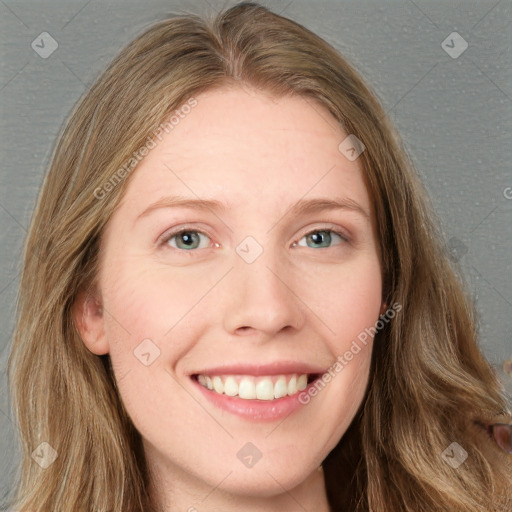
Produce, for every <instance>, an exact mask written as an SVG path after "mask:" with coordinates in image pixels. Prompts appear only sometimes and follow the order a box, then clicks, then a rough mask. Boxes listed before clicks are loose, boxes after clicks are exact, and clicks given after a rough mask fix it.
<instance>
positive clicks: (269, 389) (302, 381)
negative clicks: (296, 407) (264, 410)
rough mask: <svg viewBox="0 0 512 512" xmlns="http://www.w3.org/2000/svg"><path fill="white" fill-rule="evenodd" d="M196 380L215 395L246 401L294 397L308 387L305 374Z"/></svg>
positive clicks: (227, 376) (200, 378)
mask: <svg viewBox="0 0 512 512" xmlns="http://www.w3.org/2000/svg"><path fill="white" fill-rule="evenodd" d="M197 380H198V381H199V383H200V384H201V385H202V386H204V387H205V388H208V389H210V390H211V391H215V392H216V393H220V394H224V395H228V396H237V395H238V397H239V398H244V399H246V400H251V399H255V398H257V399H259V400H274V398H282V397H284V396H287V395H294V394H295V393H297V392H298V391H302V390H303V389H305V388H306V386H307V385H308V376H307V374H302V375H297V374H293V375H279V376H276V375H274V376H268V377H253V376H252V375H222V376H219V375H215V376H214V377H210V376H209V375H198V377H197Z"/></svg>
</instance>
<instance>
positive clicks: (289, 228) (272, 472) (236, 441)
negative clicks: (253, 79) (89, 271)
mask: <svg viewBox="0 0 512 512" xmlns="http://www.w3.org/2000/svg"><path fill="white" fill-rule="evenodd" d="M196 100H197V106H195V107H194V108H192V109H191V111H190V113H188V114H187V115H184V116H183V118H181V119H180V122H179V124H178V125H176V126H175V127H174V129H173V130H172V131H170V132H169V133H167V134H166V133H165V132H162V133H163V137H161V138H162V140H159V139H158V138H156V137H155V138H154V141H155V143H156V146H155V147H154V148H153V149H151V150H150V151H149V153H148V154H147V155H146V156H145V158H144V159H143V160H142V161H141V163H140V164H139V166H138V167H137V169H136V170H135V171H133V172H134V175H133V176H132V177H131V181H130V183H129V185H128V187H127V190H126V194H125V195H124V197H123V200H122V201H121V204H120V206H119V208H118V209H117V210H116V212H115V213H114V215H113V216H112V218H111V219H110V221H109V223H108V225H107V228H106V230H105V233H104V237H103V239H102V245H101V257H100V273H99V276H98V287H97V289H96V292H95V293H96V299H97V301H98V303H101V304H102V309H101V310H100V309H98V310H97V311H95V313H91V310H90V308H89V310H85V309H84V310H83V311H82V320H78V324H80V325H81V326H85V327H82V328H81V332H82V336H83V338H84V342H85V343H86V345H87V347H88V348H89V349H90V350H91V351H92V352H94V353H95V354H105V353H109V354H110V357H111V360H112V365H113V368H114V373H115V379H116V381H117V384H118V388H119V392H120V395H121V399H122V401H123V403H124V405H125V407H126V409H127V411H128V414H129V415H130V417H131V419H132V421H133V423H134V424H135V426H136V428H137V429H138V431H139V432H140V434H141V435H142V438H143V442H144V447H145V450H146V453H147V457H148V460H149V461H150V463H151V464H152V465H153V466H154V467H155V468H157V470H158V471H159V472H160V474H161V475H168V480H167V485H169V486H172V485H179V483H178V482H182V483H183V482H185V481H187V482H188V483H192V482H193V483H195V484H196V485H202V486H204V489H206V490H211V489H212V488H214V487H216V486H219V484H220V483H221V482H222V484H221V489H222V490H223V491H225V492H228V493H235V494H238V495H255V496H271V495H275V494H277V493H282V492H283V489H292V488H294V487H295V486H298V485H299V484H301V483H303V482H305V481H306V480H307V479H308V477H310V475H312V474H313V473H314V472H315V470H316V469H317V468H318V466H319V465H320V464H321V463H322V461H323V459H324V458H325V457H326V455H327V454H328V453H329V451H330V450H331V449H332V448H333V447H334V446H335V445H336V444H337V443H338V441H339V440H340V438H341V436H342V435H343V434H344V432H345V431H346V429H347V427H348V426H349V424H350V422H351V420H352V419H353V417H354V415H355V413H356V411H357V409H358V407H359V405H360V404H361V401H362V399H363V395H364V393H365V388H366V385H367V382H368V374H369V365H370V357H371V349H372V339H371V336H367V343H366V345H364V344H362V343H361V342H358V345H359V347H360V350H359V351H356V349H354V343H353V342H354V340H357V339H358V336H359V335H360V334H361V333H363V332H365V329H367V328H369V327H373V326H374V325H375V323H376V321H377V320H378V317H379V315H380V314H381V313H382V311H383V310H382V297H381V294H382V288H381V286H382V275H381V267H380V262H379V254H378V248H377V240H376V235H375V224H374V219H373V211H372V207H371V204H370V198H369V195H368V192H367V189H366V187H365V184H364V181H363V172H362V168H361V165H360V160H359V159H358V158H356V159H354V158H347V156H345V155H352V153H353V152H352V153H347V152H343V151H342V150H340V149H339V146H340V143H342V141H344V139H345V138H346V137H347V135H348V134H346V133H343V132H342V131H341V129H340V128H339V126H338V125H337V123H336V121H335V120H334V118H333V117H332V116H331V115H330V114H329V112H328V111H327V110H326V109H325V108H324V107H322V106H320V105H318V104H317V103H313V102H312V101H311V100H307V99H304V98H300V97H293V98H292V97H287V98H282V99H275V98H269V97H268V96H266V95H264V94H262V93H261V92H257V91H255V90H253V89H243V88H233V89H222V90H214V91H209V92H207V93H203V94H200V95H198V96H197V97H196ZM345 144H347V143H345ZM343 148H345V146H344V145H342V149H343ZM345 150H346V148H345ZM178 196H179V199H180V201H181V200H183V201H186V203H185V202H183V203H182V204H173V202H175V201H176V198H177V197H178ZM173 198H174V199H173ZM205 201H215V203H211V204H210V203H206V202H205ZM331 202H339V203H341V207H339V208H332V207H331ZM183 230H185V231H186V232H185V233H181V235H180V234H176V233H177V232H179V231H183ZM84 311H85V313H84ZM80 322H82V323H80ZM84 322H85V323H84ZM351 347H352V348H351ZM347 352H350V353H351V355H352V356H351V357H350V358H349V356H348V355H345V354H347ZM336 361H338V362H339V364H338V365H336V364H335V363H336ZM341 361H344V362H343V363H341ZM330 367H331V378H330V379H328V378H327V377H325V376H324V380H322V379H320V380H322V383H321V384H323V385H321V386H320V385H319V384H318V383H319V380H318V379H317V380H316V381H315V382H313V383H310V384H309V388H308V389H306V390H305V392H304V391H303V393H302V394H300V391H301V390H302V388H303V386H305V385H306V380H308V381H310V380H311V379H313V378H315V377H318V376H319V375H322V374H325V372H327V370H328V369H329V368H330ZM340 367H341V369H340ZM304 375H306V376H307V377H304ZM199 376H200V377H199ZM327 380H329V382H327ZM210 382H211V384H210ZM209 385H210V387H211V386H214V389H211V390H210V389H208V386H209ZM315 386H316V388H315V389H316V393H315V391H312V392H311V393H310V392H309V390H311V389H312V388H313V387H315ZM305 393H307V396H306V394H305ZM240 395H241V396H240ZM255 396H256V397H259V398H255ZM276 396H277V397H278V398H275V397H276ZM299 396H301V397H302V398H301V400H299ZM307 399H309V401H308V400H307ZM301 402H303V403H301ZM305 402H307V403H305ZM164 478H165V476H164ZM206 492H207V491H205V493H206Z"/></svg>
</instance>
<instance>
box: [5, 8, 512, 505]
mask: <svg viewBox="0 0 512 512" xmlns="http://www.w3.org/2000/svg"><path fill="white" fill-rule="evenodd" d="M234 3H236V2H232V1H231V2H222V1H215V0H208V1H206V0H204V1H202V0H196V1H177V0H167V1H164V0H151V1H147V2H141V1H139V0H136V1H135V0H130V1H120V0H117V1H99V0H90V1H87V0H73V1H69V0H66V1H64V0H62V1H23V0H12V1H8V0H0V26H1V35H0V38H1V67H0V106H1V124H0V130H1V137H0V141H1V146H0V151H1V166H0V226H1V231H0V233H1V234H0V237H1V239H0V262H1V267H0V433H1V434H0V454H1V455H0V501H1V497H2V496H3V495H4V494H5V493H6V492H7V491H8V490H9V488H10V482H11V478H12V471H13V469H14V465H15V464H16V461H17V447H16V444H15V437H14V425H13V424H12V421H11V419H10V418H11V410H10V404H9V400H8V396H7V382H6V377H5V367H6V362H7V356H8V351H9V345H10V338H11V335H12V331H13V326H14V306H15V296H16V290H17V285H18V282H19V277H18V275H19V271H20V252H21V246H22V241H23V238H24V236H25V234H26V228H27V225H28V222H29V219H30V214H31V211H32V209H33V207H34V204H35V199H36V195H37V192H38V188H39V186H40V184H41V180H42V176H43V173H44V171H45V168H46V166H47V164H48V160H49V156H50V152H51V150H52V147H53V144H54V140H55V137H56V135H57V133H58V130H59V128H60V126H61V125H62V123H63V120H64V118H65V117H66V115H67V113H68V112H69V110H70V109H71V108H72V106H73V104H74V103H75V101H76V100H77V99H78V97H79V96H80V94H81V93H82V92H83V91H84V90H86V89H87V88H88V87H89V86H90V85H91V83H92V82H93V80H94V79H95V78H96V77H97V76H98V74H99V73H100V72H101V71H102V70H103V69H104V68H105V66H106V65H107V64H108V62H109V61H110V60H111V59H112V58H113V57H114V56H115V55H116V53H117V52H118V51H119V50H120V49H121V48H122V47H123V46H124V45H125V44H126V43H128V42H129V41H130V40H131V39H132V38H133V37H134V36H136V35H137V34H139V33H140V32H141V31H142V30H144V29H145V28H146V27H147V26H149V25H150V24H151V23H152V22H154V21H157V20H160V19H162V18H163V17H165V15H166V14H167V13H169V12H173V11H175V10H178V9H184V10H186V11H190V12H194V13H197V14H208V13H212V12H214V11H216V10H220V9H221V8H222V7H223V6H230V5H232V4H234ZM262 3H264V5H267V6H268V7H270V8H271V9H272V10H274V11H275V12H277V13H282V14H283V15H285V16H287V17H289V18H291V19H293V20H295V21H298V22H299V23H302V24H303V25H305V26H306V27H308V28H310V29H311V30H313V31H314V32H316V33H317V34H319V35H320V36H322V37H324V38H325V39H327V40H328V41H329V42H330V43H331V44H333V45H334V46H335V47H336V48H338V49H339V50H340V51H341V52H342V53H343V54H345V55H346V56H347V57H348V58H349V60H351V61H352V62H353V63H354V64H355V66H356V67H357V68H358V69H359V71H360V72H361V73H362V75H363V76H364V77H365V78H366V79H367V81H368V82H369V83H370V85H371V86H372V87H373V88H374V90H375V91H376V92H377V94H378V95H379V97H380V99H381V101H382V103H383V104H384V106H385V108H386V110H387V112H388V113H389V115H390V116H391V117H392V119H393V120H394V122H395V123H396V125H397V126H398V129H399V130H400V132H401V134H402V136H403V138H404V140H405V143H406V145H407V148H408V150H409V152H410V154H411V156H412V157H413V160H414V162H415V163H416V165H417V168H418V170H419V172H420V173H421V176H422V178H423V180H424V182H425V184H426V186H427V189H428V190H429V192H430V194H431V197H432V200H433V203H434V206H435V208H436V210H437V213H438V215H439V217H440V220H441V223H442V226H443V230H444V234H445V237H446V240H447V241H448V243H449V244H450V247H452V249H453V258H454V259H455V260H457V261H458V263H459V264H460V266H461V269H462V271H463V273H464V275H465V276H466V279H467V282H468V284H469V286H470V289H471V291H472V293H473V296H474V297H475V299H476V301H477V306H478V309H479V312H480V315H481V319H480V320H481V344H482V348H483V350H484V353H485V354H486V356H487V357H488V358H489V360H490V361H491V362H492V363H493V364H494V365H496V367H497V368H498V369H500V368H501V366H502V364H503V361H504V360H505V359H507V358H509V357H511V356H512V342H511V338H510V332H511V331H512V315H511V313H512V293H511V286H510V285H511V281H512V272H511V267H512V265H511V263H512V262H511V260H512V258H511V238H512V237H511V235H512V222H511V220H512V216H511V212H512V199H509V198H507V197H506V196H507V195H508V197H511V196H512V189H509V188H508V187H512V173H511V168H510V163H511V145H510V135H511V128H512V126H511V125H512V115H511V113H512V112H511V111H512V106H511V98H512V81H511V75H512V66H511V63H512V60H511V55H510V49H511V27H510V21H511V10H512V9H511V7H512V3H511V1H510V0H509V1H505V0H501V1H497V0H489V1H486V0H444V1H430V0H414V1H413V0H384V1H379V0H363V1H356V0H349V1H345V0H337V1H336V0H330V1H323V0H322V1H311V0H310V1H306V0H292V1H290V0H282V1H281V0H277V1H276V0H267V1H265V2H262ZM454 31H456V32H458V33H459V34H460V35H461V36H462V37H463V38H464V40H465V41H467V43H468V45H469V46H468V48H467V50H466V51H465V52H464V53H462V54H461V55H460V56H459V57H457V58H452V57H451V56H450V55H448V53H447V52H446V51H445V50H444V49H443V47H442V42H443V41H444V40H445V39H446V38H447V36H448V35H449V34H451V33H452V32H454ZM42 32H48V33H50V34H51V36H52V37H53V38H54V39H55V40H56V41H57V42H58V48H57V50H56V51H55V52H54V53H53V54H52V55H50V56H49V57H48V58H46V59H43V58H41V57H40V56H39V55H38V54H37V53H36V52H35V51H34V50H33V49H32V47H31V43H32V41H34V40H35V39H36V38H37V37H38V36H39V34H41V33H42ZM448 44H449V45H452V43H451V41H450V40H448ZM453 45H454V49H455V50H457V49H459V48H462V47H461V46H460V45H459V43H455V42H454V43H453ZM507 191H509V192H510V194H507ZM499 371H500V376H501V378H502V379H503V382H504V383H505V385H506V386H507V389H508V391H509V392H511V390H512V386H511V383H512V377H508V376H506V375H505V373H504V372H503V371H502V370H499Z"/></svg>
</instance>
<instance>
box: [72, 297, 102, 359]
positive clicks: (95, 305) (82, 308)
mask: <svg viewBox="0 0 512 512" xmlns="http://www.w3.org/2000/svg"><path fill="white" fill-rule="evenodd" d="M71 311H72V316H73V321H74V323H75V326H76V328H77V330H78V332H79V333H80V337H81V338H82V341H83V342H84V344H85V346H86V347H87V348H88V349H89V350H90V351H91V352H92V353H93V354H96V355H104V354H108V352H109V345H108V342H107V337H106V334H105V322H104V316H103V307H102V304H101V300H100V299H99V298H98V293H97V291H96V290H95V289H90V290H85V291H82V292H79V294H78V295H77V297H76V299H75V302H74V304H73V307H72V309H71Z"/></svg>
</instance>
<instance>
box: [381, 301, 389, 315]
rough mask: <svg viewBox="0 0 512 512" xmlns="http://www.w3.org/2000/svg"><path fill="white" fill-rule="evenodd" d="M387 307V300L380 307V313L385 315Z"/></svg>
mask: <svg viewBox="0 0 512 512" xmlns="http://www.w3.org/2000/svg"><path fill="white" fill-rule="evenodd" d="M387 309H388V305H387V304H386V303H385V302H383V303H382V306H381V307H380V314H381V315H383V314H384V313H385V312H386V310H387Z"/></svg>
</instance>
